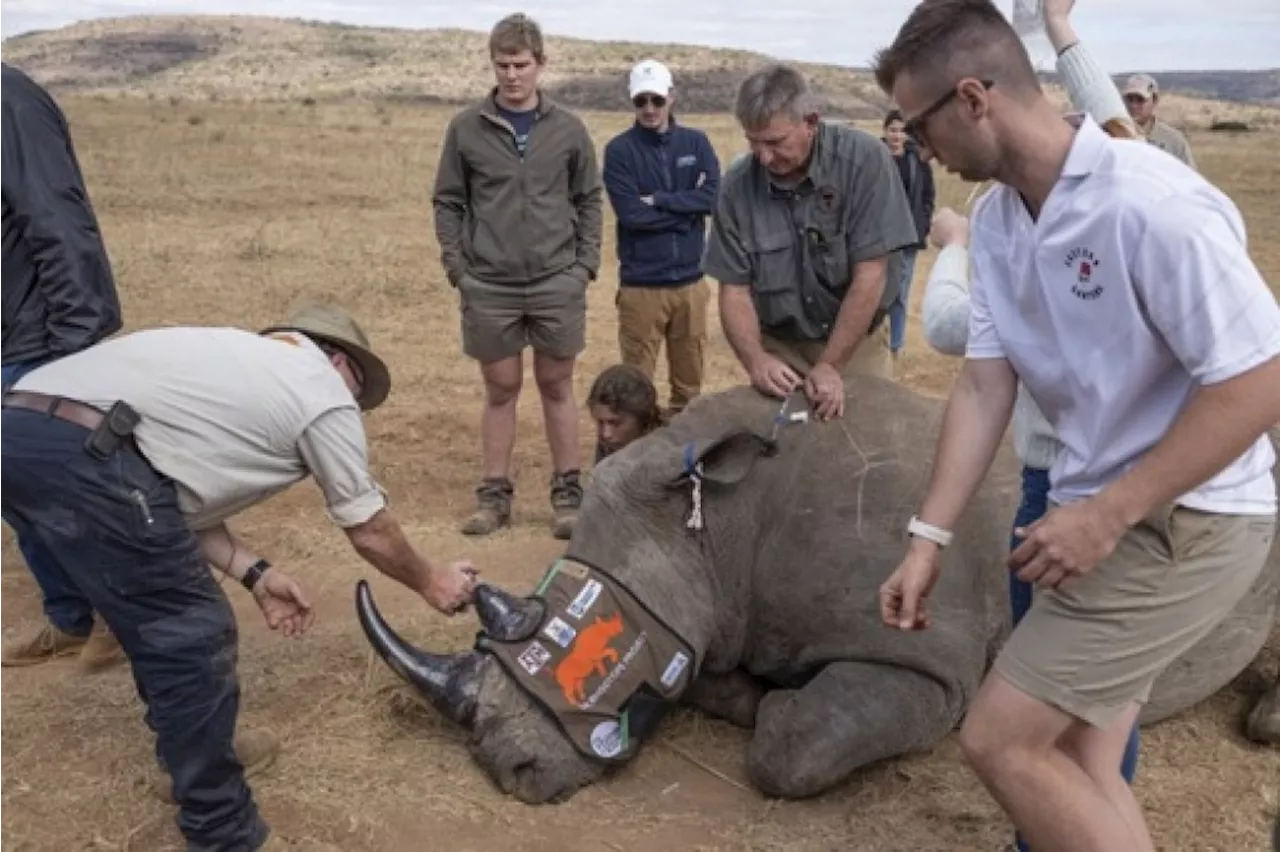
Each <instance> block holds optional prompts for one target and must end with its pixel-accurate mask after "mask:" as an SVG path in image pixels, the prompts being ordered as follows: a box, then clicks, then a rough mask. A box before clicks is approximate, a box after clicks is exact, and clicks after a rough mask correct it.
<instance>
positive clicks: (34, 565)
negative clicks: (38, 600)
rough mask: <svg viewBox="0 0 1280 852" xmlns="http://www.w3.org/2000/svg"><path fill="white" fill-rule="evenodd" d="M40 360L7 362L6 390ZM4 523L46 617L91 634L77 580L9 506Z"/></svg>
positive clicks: (77, 632)
mask: <svg viewBox="0 0 1280 852" xmlns="http://www.w3.org/2000/svg"><path fill="white" fill-rule="evenodd" d="M41 363H42V362H39V361H23V362H20V363H17V364H5V365H4V367H3V368H2V369H3V374H2V375H0V384H2V385H3V390H4V392H6V393H7V392H8V390H9V388H11V387H13V384H14V383H15V382H16V381H18V379H20V378H22V377H23V376H25V375H26V374H27V373H29V372H31V371H32V370H34V369H35V368H36V367H39V366H40V364H41ZM4 522H5V523H6V524H8V525H9V526H10V527H12V528H13V532H14V534H15V535H16V536H17V538H18V550H20V551H21V552H22V558H23V559H24V560H26V563H27V568H28V570H30V571H31V575H32V576H33V577H35V579H36V585H38V586H39V587H40V594H41V595H42V596H43V598H44V614H45V617H46V618H48V619H49V621H50V622H51V623H52V624H53V626H54V627H57V628H58V629H59V630H61V631H62V632H63V633H69V634H71V635H72V636H88V635H89V631H90V630H91V629H92V628H93V608H92V607H90V606H89V602H88V601H86V600H85V599H84V596H83V595H81V594H80V592H79V590H77V589H76V586H75V583H73V582H71V579H70V578H69V577H67V575H66V574H65V573H64V572H63V570H62V568H61V566H60V565H59V562H58V560H57V559H56V558H55V557H54V554H52V553H51V552H49V550H48V548H47V547H46V546H45V545H44V543H43V542H41V541H40V540H39V539H38V538H36V537H35V536H33V535H32V534H31V532H30V531H29V530H27V529H26V528H25V527H24V525H23V523H22V521H21V520H20V519H17V518H13V517H10V515H9V511H8V510H7V509H6V510H5V511H4Z"/></svg>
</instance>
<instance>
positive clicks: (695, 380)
mask: <svg viewBox="0 0 1280 852" xmlns="http://www.w3.org/2000/svg"><path fill="white" fill-rule="evenodd" d="M630 94H631V103H632V106H634V107H635V115H636V120H635V124H633V125H632V126H631V127H630V128H628V129H627V130H625V131H623V132H622V133H620V134H618V135H617V136H615V137H614V138H613V139H611V140H609V143H608V144H607V145H606V146H605V149H604V184H605V190H606V191H607V192H608V195H609V203H610V204H612V205H613V211H614V215H615V216H616V218H617V254H618V266H619V271H618V281H619V285H620V286H619V289H618V300H617V304H618V346H619V348H620V349H621V355H622V361H623V363H626V364H633V365H635V366H636V367H639V368H640V369H641V370H643V371H644V372H645V374H646V375H647V376H649V377H650V378H651V379H652V377H653V374H654V370H655V368H656V367H657V361H658V352H659V351H660V350H661V349H662V345H663V342H664V341H665V343H666V347H667V366H668V373H669V375H670V382H671V399H670V405H669V408H668V414H669V415H670V414H675V413H677V412H679V411H681V410H682V409H683V408H684V407H685V406H686V405H687V404H688V403H689V402H690V401H691V400H692V399H693V398H694V397H696V396H697V395H698V394H699V393H700V392H701V389H702V376H703V370H704V365H705V357H704V351H705V348H706V340H707V305H708V303H709V302H710V298H711V290H710V285H709V284H707V282H706V281H704V280H703V278H702V270H701V261H702V252H703V248H704V247H705V245H706V219H707V217H708V216H710V215H711V212H712V209H713V207H714V205H715V202H716V192H717V190H718V189H719V186H720V162H719V160H718V158H717V157H716V152H715V149H714V148H712V146H711V140H709V139H708V138H707V135H706V134H705V133H703V132H702V131H701V130H697V129H695V128H692V127H686V126H685V125H682V124H679V123H677V122H676V119H675V116H674V115H673V114H672V106H673V105H674V103H675V95H674V92H673V89H672V78H671V72H670V71H669V70H668V69H667V67H666V66H665V65H663V64H662V63H661V62H657V61H655V60H652V59H646V60H644V61H643V62H640V63H639V64H637V65H636V66H635V67H634V68H633V69H632V70H631V78H630Z"/></svg>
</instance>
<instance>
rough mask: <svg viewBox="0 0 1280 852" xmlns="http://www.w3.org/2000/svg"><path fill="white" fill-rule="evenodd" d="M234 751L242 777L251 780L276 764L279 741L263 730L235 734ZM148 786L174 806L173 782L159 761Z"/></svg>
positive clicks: (153, 792)
mask: <svg viewBox="0 0 1280 852" xmlns="http://www.w3.org/2000/svg"><path fill="white" fill-rule="evenodd" d="M235 750H236V757H237V758H239V760H240V763H241V765H242V766H244V777H245V778H251V777H253V776H254V775H257V774H258V773H259V772H261V771H263V770H264V769H267V768H268V767H270V766H271V764H273V763H275V762H276V757H277V756H279V754H280V740H278V739H277V738H276V735H275V734H273V733H271V731H269V730H267V729H265V728H260V729H257V730H248V731H244V732H243V733H239V734H236V739H235ZM148 784H149V786H150V788H151V793H152V795H154V796H155V797H156V798H157V799H159V800H160V801H162V802H167V803H169V804H171V805H172V804H174V800H173V781H172V779H170V778H169V773H168V772H167V771H165V768H164V767H163V766H161V765H160V762H159V761H156V763H155V764H154V765H153V768H152V770H151V778H150V780H149V782H148Z"/></svg>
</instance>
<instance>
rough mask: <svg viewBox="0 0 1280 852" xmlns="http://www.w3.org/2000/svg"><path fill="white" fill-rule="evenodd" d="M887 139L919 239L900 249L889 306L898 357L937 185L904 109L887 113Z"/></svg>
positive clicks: (891, 347)
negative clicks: (896, 284)
mask: <svg viewBox="0 0 1280 852" xmlns="http://www.w3.org/2000/svg"><path fill="white" fill-rule="evenodd" d="M884 142H885V144H886V145H888V146H889V153H890V154H893V161H894V162H895V163H897V164H898V174H899V175H900V176H901V177H902V188H903V189H905V190H906V192H907V203H908V204H909V205H910V206H911V217H912V218H913V219H914V220H915V223H916V232H917V233H918V234H919V235H920V240H919V242H917V243H916V245H914V246H912V247H910V248H904V249H902V251H901V256H902V264H901V265H900V266H899V267H898V268H899V270H900V272H901V275H902V278H901V286H900V287H899V290H898V298H897V299H895V300H894V302H893V304H892V305H890V306H889V351H890V352H891V353H892V354H893V357H894V358H895V359H896V358H897V357H898V355H900V354H901V353H902V347H903V346H904V345H905V344H906V334H907V300H908V298H909V297H910V295H911V278H912V276H914V275H915V270H916V253H917V252H918V251H919V250H920V249H922V248H924V247H925V246H926V245H928V243H927V242H926V240H927V239H928V237H929V226H930V223H931V222H932V221H933V202H934V196H935V191H934V185H933V169H932V168H931V167H930V166H929V164H928V163H927V162H925V161H924V160H922V159H921V158H920V153H919V151H917V149H916V142H915V140H914V139H912V138H911V137H910V136H908V135H907V131H906V125H905V124H904V123H903V121H902V113H901V112H899V111H898V110H896V109H894V110H890V111H889V112H888V114H886V115H885V117H884Z"/></svg>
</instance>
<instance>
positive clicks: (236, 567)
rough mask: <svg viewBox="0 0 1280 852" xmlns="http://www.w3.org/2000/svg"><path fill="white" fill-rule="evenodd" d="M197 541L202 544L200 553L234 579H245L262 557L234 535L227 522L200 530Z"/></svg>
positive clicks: (197, 533)
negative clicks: (250, 569)
mask: <svg viewBox="0 0 1280 852" xmlns="http://www.w3.org/2000/svg"><path fill="white" fill-rule="evenodd" d="M196 542H197V543H198V544H199V545H200V554H201V555H202V556H203V557H204V558H205V559H206V560H207V561H208V562H209V564H210V565H212V566H213V567H214V568H216V569H218V570H219V571H220V572H222V573H223V574H226V575H227V576H228V577H231V578H232V579H233V580H242V579H244V575H245V572H246V571H248V570H249V566H251V565H253V563H255V562H257V561H258V560H259V559H260V558H261V557H259V556H258V554H256V553H254V552H253V551H252V550H250V549H249V547H248V546H247V545H246V544H245V543H244V542H243V541H241V540H240V539H238V538H236V537H235V536H234V535H232V533H231V530H229V529H227V525H226V524H219V525H218V526H216V527H210V528H209V529H207V530H199V531H198V532H196Z"/></svg>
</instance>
